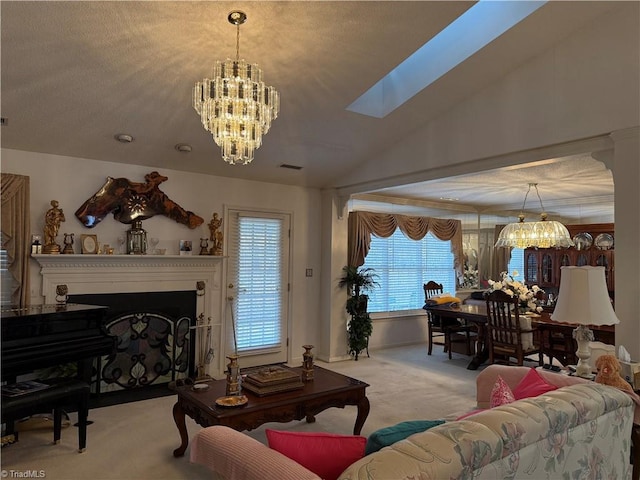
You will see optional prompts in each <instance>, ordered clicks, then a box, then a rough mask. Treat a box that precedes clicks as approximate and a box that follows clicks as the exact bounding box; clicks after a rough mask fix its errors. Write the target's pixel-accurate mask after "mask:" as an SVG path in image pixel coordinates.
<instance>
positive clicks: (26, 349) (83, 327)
mask: <svg viewBox="0 0 640 480" xmlns="http://www.w3.org/2000/svg"><path fill="white" fill-rule="evenodd" d="M107 311H108V307H102V306H95V305H81V304H66V305H35V306H31V307H25V308H3V309H2V310H1V312H2V317H1V319H2V351H1V355H2V376H1V378H0V381H2V382H3V383H6V384H13V383H14V382H16V379H17V378H18V376H19V375H23V374H27V373H30V372H32V371H34V370H37V369H42V368H48V367H55V366H57V365H61V364H66V363H71V362H74V363H76V364H77V377H76V378H75V379H73V380H64V381H62V382H59V383H56V381H55V379H53V380H52V382H51V387H49V388H46V389H44V390H41V391H37V392H34V393H29V394H25V395H23V396H19V397H16V398H8V397H7V398H5V397H4V392H3V402H2V417H3V418H2V420H3V422H5V423H7V431H6V434H7V437H14V439H13V440H11V442H12V441H15V435H14V425H13V422H14V419H15V418H19V417H20V416H21V415H25V414H31V413H38V411H37V410H38V409H40V408H50V407H53V409H54V442H56V441H57V440H59V439H60V423H61V420H60V416H61V408H62V406H63V405H64V404H65V403H68V402H70V401H73V402H74V404H75V405H77V408H78V415H79V417H78V425H79V433H78V438H79V450H80V451H83V450H84V448H85V446H86V425H87V411H88V400H89V391H90V387H89V385H90V384H91V377H92V370H93V362H94V359H95V358H97V357H100V356H103V355H110V354H112V353H114V352H115V346H116V338H115V337H113V336H110V335H108V334H107V333H106V330H105V327H104V323H105V319H106V313H107ZM47 382H48V381H47ZM4 442H5V438H4V437H3V443H4ZM8 442H9V441H8Z"/></svg>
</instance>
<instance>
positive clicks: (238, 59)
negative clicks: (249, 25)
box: [236, 23, 240, 62]
mask: <svg viewBox="0 0 640 480" xmlns="http://www.w3.org/2000/svg"><path fill="white" fill-rule="evenodd" d="M238 61H240V24H239V23H238V24H237V25H236V62H238Z"/></svg>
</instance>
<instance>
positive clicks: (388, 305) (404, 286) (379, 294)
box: [364, 229, 456, 312]
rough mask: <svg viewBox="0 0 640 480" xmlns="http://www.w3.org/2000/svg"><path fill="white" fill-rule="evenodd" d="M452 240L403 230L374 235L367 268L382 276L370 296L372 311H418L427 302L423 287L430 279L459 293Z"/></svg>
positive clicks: (367, 259)
mask: <svg viewBox="0 0 640 480" xmlns="http://www.w3.org/2000/svg"><path fill="white" fill-rule="evenodd" d="M453 265H454V261H453V253H451V242H450V241H449V240H446V241H442V240H439V239H437V238H436V237H435V236H433V235H432V234H431V233H427V235H426V236H425V237H424V238H422V239H421V240H411V239H410V238H408V237H406V236H405V235H404V234H403V233H402V231H401V230H400V229H396V231H395V232H394V233H393V235H391V236H390V237H388V238H380V237H376V236H375V235H372V236H371V248H370V249H369V253H368V254H367V256H366V258H365V261H364V267H370V268H373V269H374V270H375V273H376V274H377V275H378V279H377V282H378V284H379V286H378V287H376V288H374V289H373V290H371V291H370V292H368V295H369V311H370V312H397V311H401V310H418V309H421V308H422V306H423V305H424V290H423V288H422V286H423V285H424V284H425V283H427V282H428V281H429V280H434V281H436V282H438V283H441V284H442V286H443V289H444V291H445V292H449V293H451V294H455V292H456V288H455V285H456V275H455V270H454V267H453Z"/></svg>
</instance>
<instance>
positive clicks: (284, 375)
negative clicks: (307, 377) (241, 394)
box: [244, 367, 300, 387]
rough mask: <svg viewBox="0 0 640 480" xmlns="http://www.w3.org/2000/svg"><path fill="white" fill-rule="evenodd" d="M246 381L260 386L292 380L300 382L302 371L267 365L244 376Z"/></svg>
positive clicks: (285, 382)
mask: <svg viewBox="0 0 640 480" xmlns="http://www.w3.org/2000/svg"><path fill="white" fill-rule="evenodd" d="M244 381H245V383H251V384H253V385H257V386H259V387H269V386H274V385H280V384H287V383H292V382H300V373H299V372H295V371H294V370H291V369H289V368H286V367H267V368H263V369H261V370H258V371H257V372H254V373H249V374H248V375H247V376H246V377H245V378H244Z"/></svg>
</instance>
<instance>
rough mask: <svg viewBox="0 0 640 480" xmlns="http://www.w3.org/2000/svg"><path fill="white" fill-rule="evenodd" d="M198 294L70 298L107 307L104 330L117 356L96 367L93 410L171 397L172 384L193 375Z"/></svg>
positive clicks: (120, 294)
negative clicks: (111, 336) (111, 337)
mask: <svg viewBox="0 0 640 480" xmlns="http://www.w3.org/2000/svg"><path fill="white" fill-rule="evenodd" d="M196 297H197V295H196V291H195V290H194V291H172V292H142V293H100V294H83V295H70V296H69V301H70V302H73V303H83V304H89V305H104V306H107V307H109V311H108V312H107V318H106V321H105V327H106V331H107V333H108V334H110V335H113V336H115V337H116V338H117V344H116V352H115V354H113V355H109V356H103V357H101V358H99V359H97V361H96V362H95V368H94V378H93V379H92V392H93V393H95V394H96V395H92V397H94V398H93V400H92V403H93V406H94V407H95V406H106V405H113V404H118V403H126V402H130V401H137V400H143V399H147V398H154V397H158V396H163V395H171V394H173V393H174V392H173V391H172V390H171V389H170V388H169V387H170V385H171V384H172V382H174V381H175V380H177V379H180V378H187V377H193V376H194V373H195V335H194V334H193V332H195V330H194V329H193V327H194V326H195V325H196V308H197V301H196Z"/></svg>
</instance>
